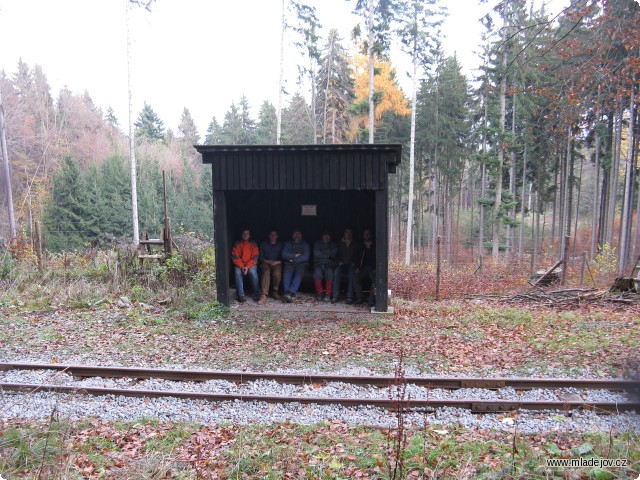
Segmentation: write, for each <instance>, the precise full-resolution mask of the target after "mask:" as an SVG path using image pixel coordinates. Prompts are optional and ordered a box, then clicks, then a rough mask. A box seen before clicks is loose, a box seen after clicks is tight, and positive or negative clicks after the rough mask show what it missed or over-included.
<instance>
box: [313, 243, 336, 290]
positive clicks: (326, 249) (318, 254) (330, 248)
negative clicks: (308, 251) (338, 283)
mask: <svg viewBox="0 0 640 480" xmlns="http://www.w3.org/2000/svg"><path fill="white" fill-rule="evenodd" d="M337 255H338V245H336V243H335V242H333V241H331V233H330V232H329V231H328V230H325V231H324V232H322V236H321V237H320V240H316V241H315V243H314V244H313V263H314V268H313V282H314V285H315V289H316V300H317V301H321V300H324V301H325V302H328V301H329V299H330V298H331V292H332V289H333V275H334V272H335V268H336V257H337ZM323 280H324V282H325V283H324V285H323V284H322V281H323Z"/></svg>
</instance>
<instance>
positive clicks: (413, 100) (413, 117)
mask: <svg viewBox="0 0 640 480" xmlns="http://www.w3.org/2000/svg"><path fill="white" fill-rule="evenodd" d="M417 75H418V57H417V55H416V54H415V52H414V55H413V78H412V88H411V139H410V147H409V202H408V207H407V241H406V250H405V257H404V263H405V265H411V244H412V240H413V182H414V174H415V169H416V160H415V158H416V106H417V93H416V89H417V83H418V82H417V78H416V77H417ZM371 143H373V140H372V141H371Z"/></svg>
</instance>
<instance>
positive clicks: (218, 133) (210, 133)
mask: <svg viewBox="0 0 640 480" xmlns="http://www.w3.org/2000/svg"><path fill="white" fill-rule="evenodd" d="M221 143H223V138H222V127H221V126H220V124H219V123H218V120H216V117H212V118H211V122H210V123H209V126H208V127H207V135H206V136H205V137H204V144H205V145H220V144H221Z"/></svg>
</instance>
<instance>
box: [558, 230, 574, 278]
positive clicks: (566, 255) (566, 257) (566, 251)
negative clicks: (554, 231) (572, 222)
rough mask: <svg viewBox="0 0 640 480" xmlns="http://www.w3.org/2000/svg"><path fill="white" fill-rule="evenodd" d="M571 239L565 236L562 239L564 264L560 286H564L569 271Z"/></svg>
mask: <svg viewBox="0 0 640 480" xmlns="http://www.w3.org/2000/svg"><path fill="white" fill-rule="evenodd" d="M570 239H571V237H570V236H569V235H566V236H565V237H564V253H563V256H562V260H563V262H564V268H563V269H562V278H561V280H560V284H561V285H564V284H565V283H566V282H567V270H569V240H570Z"/></svg>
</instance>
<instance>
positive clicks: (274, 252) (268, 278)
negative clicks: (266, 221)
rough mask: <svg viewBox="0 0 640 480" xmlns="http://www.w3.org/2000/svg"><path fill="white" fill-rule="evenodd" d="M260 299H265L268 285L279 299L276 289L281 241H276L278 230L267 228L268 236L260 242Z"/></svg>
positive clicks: (280, 256) (278, 286)
mask: <svg viewBox="0 0 640 480" xmlns="http://www.w3.org/2000/svg"><path fill="white" fill-rule="evenodd" d="M258 262H259V264H260V299H259V300H258V303H260V304H263V303H265V302H266V301H267V295H269V287H271V295H272V296H273V298H275V299H276V300H279V299H280V294H279V293H278V289H279V288H280V280H281V279H282V242H280V241H278V232H277V231H275V230H269V237H268V238H267V240H264V241H263V242H262V243H261V244H260V256H259V257H258Z"/></svg>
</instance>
